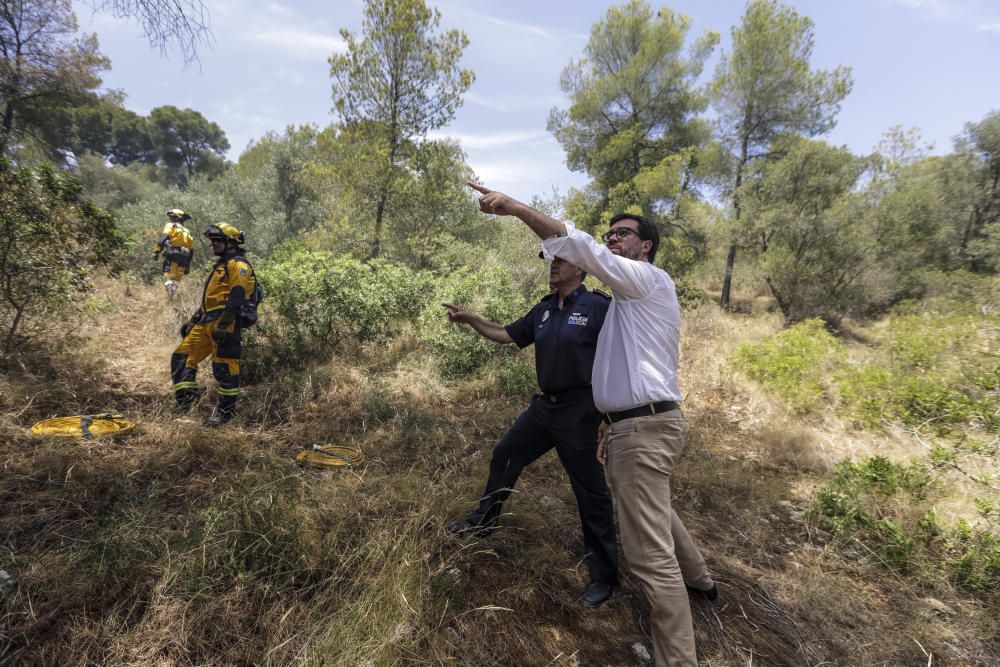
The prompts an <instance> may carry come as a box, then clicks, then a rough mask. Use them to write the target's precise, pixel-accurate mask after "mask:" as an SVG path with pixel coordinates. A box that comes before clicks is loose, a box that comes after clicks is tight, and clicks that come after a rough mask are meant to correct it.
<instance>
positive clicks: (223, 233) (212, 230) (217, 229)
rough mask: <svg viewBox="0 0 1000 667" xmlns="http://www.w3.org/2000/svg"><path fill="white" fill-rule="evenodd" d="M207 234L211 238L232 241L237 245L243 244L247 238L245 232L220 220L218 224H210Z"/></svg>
mask: <svg viewBox="0 0 1000 667" xmlns="http://www.w3.org/2000/svg"><path fill="white" fill-rule="evenodd" d="M205 236H207V237H208V238H209V239H222V240H223V241H232V242H233V243H235V244H236V245H243V242H244V240H245V238H244V235H243V232H241V231H240V230H238V229H236V227H233V226H232V225H230V224H227V223H225V222H220V223H219V224H217V225H209V226H208V229H206V230H205Z"/></svg>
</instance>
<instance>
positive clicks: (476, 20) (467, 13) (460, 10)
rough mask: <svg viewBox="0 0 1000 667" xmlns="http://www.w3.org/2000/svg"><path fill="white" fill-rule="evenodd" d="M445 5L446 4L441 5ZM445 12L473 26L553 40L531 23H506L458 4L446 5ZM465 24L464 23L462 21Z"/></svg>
mask: <svg viewBox="0 0 1000 667" xmlns="http://www.w3.org/2000/svg"><path fill="white" fill-rule="evenodd" d="M442 5H443V6H444V5H446V3H442ZM446 6H447V12H448V13H449V14H454V15H460V16H462V17H464V18H466V19H469V20H471V22H472V24H473V26H477V25H478V26H481V25H482V24H483V23H490V24H492V25H494V26H496V27H498V28H502V29H503V30H505V31H507V32H508V33H509V32H516V33H520V34H521V35H522V36H528V37H535V38H538V39H544V40H553V39H555V35H554V34H552V33H551V32H550V31H548V30H546V29H545V28H543V27H541V26H537V25H533V24H531V23H516V22H514V21H507V20H506V19H501V18H497V17H496V16H491V15H490V14H484V13H482V12H477V11H474V10H471V9H469V8H468V7H465V6H462V5H460V4H455V5H452V4H450V3H447V5H446ZM463 23H465V21H463Z"/></svg>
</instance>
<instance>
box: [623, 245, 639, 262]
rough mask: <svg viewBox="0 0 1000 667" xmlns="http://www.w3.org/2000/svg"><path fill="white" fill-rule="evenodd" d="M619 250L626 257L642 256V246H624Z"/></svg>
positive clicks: (636, 258) (635, 257)
mask: <svg viewBox="0 0 1000 667" xmlns="http://www.w3.org/2000/svg"><path fill="white" fill-rule="evenodd" d="M619 252H620V253H621V254H622V257H624V258H625V259H635V260H638V259H639V258H640V257H642V246H632V247H631V248H624V247H622V248H621V249H620V250H619Z"/></svg>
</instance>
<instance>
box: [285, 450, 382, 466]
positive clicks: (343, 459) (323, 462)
mask: <svg viewBox="0 0 1000 667" xmlns="http://www.w3.org/2000/svg"><path fill="white" fill-rule="evenodd" d="M295 460H296V461H298V462H299V463H301V464H303V465H307V466H310V467H312V468H321V469H325V468H340V467H343V466H347V467H348V468H354V467H355V466H357V465H360V464H361V463H364V462H365V455H364V453H363V452H362V451H361V450H360V449H358V448H356V447H339V446H336V445H313V446H311V447H310V448H308V449H306V450H305V451H301V452H299V453H298V455H297V456H296V457H295Z"/></svg>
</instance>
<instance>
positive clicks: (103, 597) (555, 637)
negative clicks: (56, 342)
mask: <svg viewBox="0 0 1000 667" xmlns="http://www.w3.org/2000/svg"><path fill="white" fill-rule="evenodd" d="M123 289H124V288H123V287H122V286H120V285H119V284H118V283H114V282H110V281H109V282H107V283H105V284H104V285H102V288H101V292H100V294H101V295H102V297H103V298H104V299H106V300H107V302H108V306H107V307H106V308H105V309H104V310H103V311H102V312H101V313H100V314H98V315H97V316H95V317H94V318H92V320H90V321H88V322H87V323H86V324H85V325H84V326H83V327H81V328H80V329H79V330H78V331H77V332H76V333H77V336H78V337H77V338H74V339H73V340H74V341H78V342H74V345H73V346H71V347H68V348H66V349H64V350H63V352H61V353H60V354H59V355H57V356H54V357H48V358H43V357H38V358H32V359H30V360H28V361H26V363H25V365H24V366H22V367H21V368H20V369H19V370H17V371H16V372H12V373H8V374H5V375H4V376H3V377H0V433H2V435H3V436H4V441H3V442H2V444H0V455H2V457H3V461H4V464H3V466H4V467H3V475H2V476H0V568H3V569H6V570H7V571H8V572H11V573H12V574H14V575H15V576H16V577H17V578H18V581H19V585H18V588H17V590H16V591H15V592H14V593H12V594H11V595H10V596H8V597H6V598H4V599H3V600H2V601H0V628H2V629H0V663H3V664H120V665H195V664H197V665H237V664H255V665H257V664H260V665H293V664H317V665H318V664H326V665H352V666H353V665H396V664H407V665H517V666H522V665H538V666H545V665H602V666H603V665H613V666H620V665H638V664H641V663H640V661H639V659H638V658H637V657H636V656H635V654H634V653H633V651H632V645H633V644H635V643H643V642H646V643H647V644H648V637H647V626H646V622H645V608H644V603H643V602H642V600H641V599H640V598H639V596H638V594H637V592H636V589H635V586H634V585H633V584H632V583H631V582H630V581H629V580H628V578H627V577H626V579H625V582H624V584H623V586H622V588H621V589H620V591H619V592H618V593H617V594H616V595H615V597H614V598H613V599H612V600H611V601H610V602H609V603H608V604H607V605H605V606H604V607H602V608H601V609H599V610H596V611H588V610H585V609H584V608H582V607H581V606H580V605H579V604H578V602H577V596H578V595H579V592H580V590H581V589H582V586H583V584H584V583H585V578H586V575H585V571H584V568H583V566H582V564H581V562H580V561H581V554H580V545H579V535H578V531H579V528H578V519H577V517H576V510H575V504H574V501H573V496H572V493H571V490H570V488H569V484H568V482H567V481H566V479H565V474H564V473H563V472H562V470H561V467H560V466H559V463H558V461H557V460H556V459H555V457H554V456H552V455H549V456H546V457H543V459H542V460H540V461H539V462H538V463H537V464H536V465H535V466H533V467H532V468H530V469H529V471H527V473H526V474H525V475H524V477H523V479H522V480H521V482H520V483H519V487H518V491H517V493H516V494H515V495H514V497H513V498H512V500H511V502H510V503H509V504H508V505H507V507H506V509H507V510H508V515H507V516H505V517H504V520H503V524H502V529H501V530H499V531H498V532H497V533H495V534H494V536H492V537H490V538H489V539H485V540H470V541H466V542H462V541H456V540H453V539H449V538H448V537H447V536H446V535H445V534H444V532H443V531H442V530H441V526H442V525H443V524H444V523H446V522H447V521H448V520H450V519H452V518H455V517H458V516H461V515H462V513H464V511H465V510H466V509H467V508H468V506H469V505H470V504H471V503H472V502H474V499H475V497H476V495H477V494H478V493H479V491H480V486H481V484H482V482H483V478H484V476H485V471H486V465H487V462H488V458H489V452H490V449H491V447H492V446H493V444H494V443H495V442H496V440H497V439H498V438H499V437H500V436H501V435H502V434H503V432H504V430H505V429H506V427H507V425H508V424H509V423H510V422H511V420H512V419H513V418H514V417H515V416H516V414H517V413H518V412H519V411H520V410H521V409H522V408H523V405H524V398H523V397H503V396H502V395H501V394H500V393H498V392H497V391H496V390H495V388H490V387H492V384H491V381H490V380H489V379H488V378H486V379H483V378H480V379H478V380H474V381H470V382H469V383H467V384H463V385H454V384H451V385H449V384H446V383H444V382H442V381H441V380H440V379H439V378H438V377H437V375H436V374H435V373H434V372H433V369H432V367H431V366H430V364H429V362H428V360H427V358H426V355H423V354H421V352H420V350H419V346H418V345H417V343H416V342H415V340H414V339H412V338H403V339H399V340H397V341H396V342H395V343H394V344H393V345H392V346H390V347H389V348H388V349H379V348H371V349H366V350H360V351H358V352H357V353H356V356H354V357H352V358H347V357H343V356H339V357H337V358H335V359H334V360H332V361H331V362H330V363H328V364H325V365H323V366H321V367H317V368H312V369H308V370H306V371H303V372H301V373H296V374H294V375H289V376H288V377H275V378H262V379H261V380H260V382H259V383H258V384H256V385H254V386H252V387H249V388H248V390H247V392H246V398H245V400H244V403H243V412H244V416H243V417H242V418H241V420H240V421H239V422H238V423H237V424H236V425H235V426H234V427H233V428H230V429H225V430H222V431H211V430H208V429H205V428H203V427H202V426H201V425H200V423H199V422H198V420H197V419H196V418H192V419H190V420H176V419H173V418H172V416H171V415H169V414H168V412H167V409H166V408H167V407H168V406H169V405H170V399H171V396H170V385H169V378H168V377H167V359H168V358H169V354H170V351H171V350H172V348H173V345H175V344H176V334H175V333H174V331H173V328H174V324H175V322H176V319H175V318H176V316H175V314H174V313H173V312H172V311H171V310H167V309H164V308H163V306H162V295H161V293H160V290H159V287H158V286H154V287H148V288H147V287H133V288H131V293H130V294H129V295H128V297H127V298H123ZM779 324H780V322H779V320H778V318H776V317H775V316H774V315H771V314H765V315H763V316H748V315H731V314H724V313H721V312H720V311H718V310H717V309H715V308H714V307H712V306H706V307H703V308H701V309H699V310H698V311H696V312H694V313H689V314H688V315H687V318H686V325H685V326H686V328H685V348H684V359H683V364H684V365H683V368H682V379H683V388H684V389H685V391H686V395H687V402H686V411H687V415H688V418H689V420H690V425H691V440H690V443H689V446H688V451H687V453H686V455H685V457H684V459H683V461H682V464H681V465H680V466H679V468H678V470H677V471H676V475H675V504H676V506H677V508H678V511H679V512H680V513H681V515H682V516H683V518H684V520H685V522H686V523H687V525H688V527H689V529H690V530H691V532H692V533H693V534H694V535H695V537H696V539H697V540H698V541H699V543H700V544H701V545H702V546H703V550H704V552H705V554H706V557H707V558H708V560H709V563H710V567H711V568H712V570H713V572H714V573H715V574H716V576H717V579H718V582H719V587H720V589H721V592H722V598H721V600H720V603H719V604H718V605H714V606H713V605H709V604H707V603H705V602H703V601H701V600H692V606H693V610H694V614H695V625H696V631H697V633H698V642H699V651H700V656H701V662H702V664H705V665H713V666H730V665H731V666H736V665H821V664H838V665H897V664H921V665H924V664H928V660H929V658H928V656H929V655H930V656H932V664H934V665H988V664H995V663H996V662H997V660H998V659H1000V644H998V641H997V639H996V636H997V631H998V628H997V627H996V625H997V623H996V620H995V618H996V614H995V611H996V610H989V609H985V608H983V607H982V605H981V604H979V603H975V602H974V601H971V600H970V599H968V598H965V597H963V595H962V593H961V592H959V591H956V590H949V589H947V588H937V589H928V588H927V586H926V585H924V584H921V583H919V582H917V581H916V580H908V579H905V578H901V577H899V576H896V575H892V574H891V573H889V572H888V571H886V570H881V569H878V568H877V567H873V566H871V565H869V564H867V563H866V562H862V561H860V560H859V561H858V562H850V561H847V560H845V559H844V558H843V557H842V555H841V552H840V551H838V550H836V549H834V547H833V546H832V545H831V544H830V538H829V536H826V535H824V534H822V533H819V532H817V531H816V529H815V528H813V527H812V526H811V525H810V524H809V523H808V522H807V521H806V520H805V518H804V515H803V512H804V510H806V509H807V508H808V506H809V502H810V498H811V494H812V492H813V489H814V488H815V486H816V485H817V484H818V483H820V481H821V480H822V479H823V476H824V474H825V473H826V472H827V471H828V470H829V468H830V466H831V465H833V464H834V463H835V462H836V461H838V460H840V459H842V458H845V457H850V456H864V455H866V454H867V453H868V452H873V451H880V452H884V451H886V448H888V447H890V446H892V445H893V438H894V436H892V435H878V436H876V435H872V434H868V433H863V432H857V431H854V430H852V428H851V425H849V424H844V423H841V422H840V421H839V420H837V419H836V418H832V417H824V418H820V419H816V420H814V421H811V422H806V421H803V420H801V419H797V418H793V417H792V416H790V415H788V414H786V413H785V412H784V411H783V409H782V407H781V406H780V405H778V404H777V403H775V402H774V401H773V400H771V399H770V398H769V397H768V396H767V395H766V394H765V393H763V392H762V391H761V390H760V388H759V387H755V386H753V385H752V384H749V383H747V382H746V381H744V380H742V379H741V378H739V377H738V376H736V375H734V374H733V373H732V371H731V370H730V369H729V367H728V364H727V362H726V359H727V358H728V356H729V354H730V353H731V352H732V350H733V349H734V348H735V346H736V345H738V344H739V343H740V342H741V341H744V340H752V339H759V338H762V337H764V336H766V335H768V334H769V333H770V332H772V331H774V330H776V329H777V327H778V326H779ZM201 375H203V376H205V373H204V372H203V373H202V374H201ZM202 381H203V382H204V383H206V384H211V382H210V380H208V378H207V377H203V378H202ZM92 409H114V410H117V411H122V412H126V413H127V414H128V415H129V416H131V417H133V418H134V419H136V420H137V421H138V422H139V424H140V425H139V427H138V428H137V429H136V430H135V431H134V432H131V433H128V434H124V435H122V436H118V437H115V438H114V439H112V440H95V441H91V442H86V443H80V442H71V443H67V442H58V441H37V440H34V439H32V438H31V437H30V436H28V435H27V434H26V433H25V431H24V428H25V427H27V426H30V424H31V423H32V422H33V421H35V420H36V419H40V418H44V417H48V416H52V415H55V414H73V413H79V412H85V411H89V410H92ZM205 414H207V406H203V409H202V412H201V414H200V416H204V415H205ZM314 442H335V443H338V444H348V445H354V446H360V447H361V448H362V449H363V450H364V451H365V453H366V455H367V457H368V462H367V464H366V465H365V466H363V467H362V468H361V469H359V470H355V471H337V472H317V471H308V470H301V469H299V468H298V467H296V466H295V465H293V464H292V463H291V461H292V459H293V457H294V455H295V453H296V452H297V451H299V449H301V448H302V447H303V446H306V445H308V444H311V443H314ZM896 444H898V445H899V447H900V450H899V451H900V452H905V451H907V448H908V447H910V446H913V443H910V442H907V441H906V439H905V438H902V439H900V440H899V443H896ZM859 548H860V547H859ZM929 597H934V598H936V599H938V600H940V601H941V602H942V603H944V604H946V605H947V606H949V607H951V608H952V609H953V610H954V611H955V615H954V616H942V615H941V614H940V613H939V612H934V611H933V610H932V608H931V607H930V606H929V603H928V602H926V598H929ZM991 618H992V619H993V620H992V621H991V620H990V619H991Z"/></svg>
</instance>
